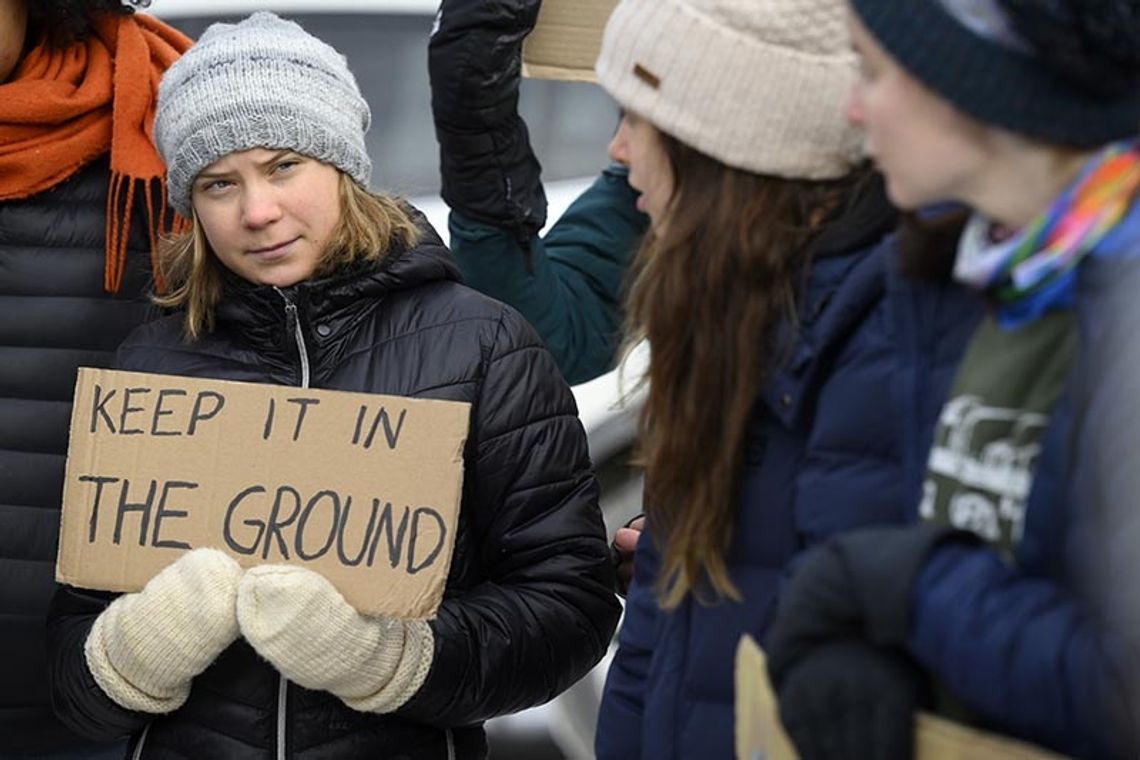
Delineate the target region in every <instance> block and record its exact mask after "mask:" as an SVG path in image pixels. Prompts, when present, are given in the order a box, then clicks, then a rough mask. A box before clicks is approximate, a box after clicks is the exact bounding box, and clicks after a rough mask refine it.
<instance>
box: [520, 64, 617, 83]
mask: <svg viewBox="0 0 1140 760" xmlns="http://www.w3.org/2000/svg"><path fill="white" fill-rule="evenodd" d="M522 74H523V76H524V77H526V78H528V79H550V80H553V81H556V82H589V83H591V84H597V83H598V78H597V76H596V75H595V74H594V70H593V69H572V68H568V67H566V66H548V65H545V64H541V63H528V62H526V61H523V65H522Z"/></svg>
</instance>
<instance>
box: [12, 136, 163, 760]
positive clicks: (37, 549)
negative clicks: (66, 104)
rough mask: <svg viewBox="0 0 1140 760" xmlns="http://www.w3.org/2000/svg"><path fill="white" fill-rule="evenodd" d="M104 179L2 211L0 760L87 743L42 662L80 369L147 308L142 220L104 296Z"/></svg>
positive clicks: (100, 168)
mask: <svg viewBox="0 0 1140 760" xmlns="http://www.w3.org/2000/svg"><path fill="white" fill-rule="evenodd" d="M108 179H109V170H108V168H107V162H106V160H105V159H104V160H100V161H96V162H95V163H93V164H91V165H89V166H87V167H85V168H83V169H81V170H80V171H79V172H78V173H77V174H76V175H75V176H73V177H71V178H70V179H68V180H67V181H65V182H63V183H61V184H60V185H57V186H56V187H54V188H52V189H51V190H48V191H45V192H42V193H40V194H38V195H35V196H33V197H31V198H26V199H20V200H6V201H3V202H0V756H4V755H5V754H6V753H9V752H49V751H63V750H67V749H70V748H72V747H74V745H75V744H76V743H78V742H81V741H82V740H81V739H80V738H79V737H77V736H75V735H74V734H72V733H71V732H70V731H68V730H67V729H65V728H64V727H63V725H61V724H60V722H59V721H58V720H57V719H56V718H55V716H54V715H53V713H52V709H51V703H50V700H49V693H48V676H47V661H46V657H45V653H44V651H45V650H44V617H45V616H46V614H47V609H48V603H49V602H50V601H51V596H52V592H53V591H54V588H55V587H54V581H53V578H54V575H55V549H56V538H57V535H58V530H59V503H60V495H61V492H62V489H63V466H64V458H65V456H66V453H67V429H68V423H69V419H70V415H71V397H72V392H73V390H74V387H75V370H76V367H78V366H80V365H87V366H106V365H107V364H108V363H109V362H110V360H111V358H112V355H113V352H114V350H115V347H116V346H118V345H119V343H120V342H121V341H122V340H123V338H125V337H126V336H127V334H128V333H129V332H130V331H131V330H132V329H134V328H135V327H136V326H138V325H139V324H140V323H141V322H142V321H143V318H144V316H145V315H146V314H147V313H148V309H149V307H148V306H147V303H146V300H145V298H143V292H144V290H145V289H146V287H147V285H148V282H149V276H150V258H149V252H148V244H147V240H148V237H147V234H146V231H145V228H144V227H143V226H142V225H143V221H142V220H144V219H145V218H146V215H145V210H143V209H139V208H136V210H135V213H134V214H133V216H132V219H133V226H132V230H131V237H130V241H131V245H130V246H129V248H128V265H127V273H126V277H125V278H124V282H123V286H122V288H121V290H120V292H119V293H117V294H115V295H110V294H108V293H105V292H104V291H103V266H104V235H105V219H106V208H107V183H108Z"/></svg>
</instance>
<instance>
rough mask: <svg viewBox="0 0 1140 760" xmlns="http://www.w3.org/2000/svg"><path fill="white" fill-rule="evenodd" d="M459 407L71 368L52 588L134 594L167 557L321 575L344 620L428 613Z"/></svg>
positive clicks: (453, 512) (455, 457) (458, 480)
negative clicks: (215, 556)
mask: <svg viewBox="0 0 1140 760" xmlns="http://www.w3.org/2000/svg"><path fill="white" fill-rule="evenodd" d="M469 407H470V405H469V404H465V403H457V402H450V401H428V400H422V399H410V398H402V397H397V396H381V395H376V394H367V393H343V392H337V391H320V390H312V389H307V388H294V387H288V386H280V385H259V384H254V383H237V382H225V381H220V380H201V379H194V378H186V377H174V376H168V375H149V374H142V373H137V372H113V371H110V370H96V369H88V368H82V369H80V370H79V380H78V382H77V384H76V387H75V406H74V408H73V410H72V414H71V441H70V448H69V450H68V457H67V473H66V480H65V483H64V490H63V514H62V517H61V526H60V542H59V555H58V557H57V560H56V579H57V580H59V581H60V582H61V583H66V584H69V585H73V586H81V587H84V588H95V589H105V590H108V591H137V590H139V589H141V588H142V587H143V586H144V585H145V584H146V582H147V581H148V580H149V579H150V578H151V577H153V576H154V575H155V574H156V573H158V572H159V571H160V570H161V569H162V568H164V567H166V566H167V565H169V564H170V563H171V562H173V561H174V560H176V559H177V558H178V557H179V556H181V555H182V553H183V552H185V551H187V550H189V549H193V548H199V547H214V548H217V549H222V550H223V551H226V552H227V553H229V554H230V555H232V556H233V557H234V558H235V559H237V560H238V561H239V562H240V563H241V564H242V565H244V566H252V565H259V564H265V563H274V562H284V563H289V564H295V565H302V566H304V567H308V568H310V569H311V570H314V571H316V572H318V573H320V574H321V575H323V576H325V577H326V578H327V579H328V580H329V581H331V582H332V583H333V585H335V586H336V587H337V589H339V590H340V592H341V593H342V594H344V596H345V598H346V599H347V600H348V601H349V602H350V603H351V604H352V605H353V606H355V607H356V608H357V609H358V610H360V611H361V612H363V613H366V614H373V615H376V614H384V615H390V616H396V617H404V618H423V617H429V616H431V615H433V614H434V613H435V609H436V607H437V606H438V605H439V601H440V599H441V598H442V596H443V587H444V584H445V582H446V580H447V572H448V568H449V566H450V564H451V553H452V548H453V547H454V541H455V526H456V520H457V518H458V514H459V502H460V496H461V491H462V481H463V446H464V441H465V440H466V437H467V424H468V416H469Z"/></svg>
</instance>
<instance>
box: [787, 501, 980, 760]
mask: <svg viewBox="0 0 1140 760" xmlns="http://www.w3.org/2000/svg"><path fill="white" fill-rule="evenodd" d="M950 540H958V541H969V542H975V541H977V540H978V539H977V537H976V536H975V535H974V534H972V533H968V532H964V531H957V530H955V529H953V528H951V527H949V526H945V525H934V524H930V523H922V524H918V525H912V526H906V527H899V526H895V527H885V528H866V529H863V530H859V531H854V532H851V533H847V534H844V535H841V536H839V537H838V538H835V539H832V540H831V541H829V542H828V543H826V544H824V545H823V546H820V547H818V548H816V549H814V550H812V551H811V552H809V553H808V554H806V555H805V556H804V557H803V558H802V560H801V561H800V563H799V567H798V568H797V569H796V571H795V573H794V574H793V575H792V578H791V580H790V581H789V582H788V584H787V587H786V588H785V589H784V590H783V591H782V592H781V594H780V600H779V604H778V606H777V608H776V615H775V618H774V619H773V621H772V626H771V627H770V628H769V629H768V635H767V636H766V637H765V645H766V647H765V648H766V652H767V661H768V674H769V676H770V677H771V680H772V684H773V686H774V687H775V690H776V693H777V695H778V696H779V699H780V714H781V718H782V719H784V720H785V725H786V726H787V728H788V733H789V734H790V735H791V736H792V739H793V741H794V742H795V744H796V748H797V749H798V750H799V751H800V753H801V754H803V755H804V757H813V758H814V757H825V758H839V757H863V755H860V754H853V755H846V754H843V752H844V751H845V749H844V748H847V747H853V746H856V745H860V746H865V743H866V742H871V743H872V744H873V745H874V747H875V751H876V752H880V751H885V749H891V750H892V751H894V750H897V748H898V745H899V742H900V741H902V739H901V738H900V737H903V736H905V737H906V738H907V742H904V744H906V745H907V746H908V747H909V737H910V735H911V734H910V732H911V726H912V721H913V717H912V716H911V717H907V718H905V719H903V718H900V717H899V715H898V713H899V712H900V711H905V709H904V708H906V707H907V706H909V711H910V712H911V713H913V711H914V707H915V705H916V704H917V694H918V690H917V689H918V687H916V686H915V685H914V682H913V681H914V678H915V676H914V675H913V671H914V666H913V665H910V664H909V660H908V659H907V657H906V654H905V652H904V651H903V646H904V645H905V644H906V641H907V637H908V633H909V626H910V593H911V588H912V587H913V585H914V579H915V577H916V576H917V574H918V573H919V571H920V570H921V568H922V565H923V563H924V561H925V560H926V557H927V556H928V555H929V554H930V552H931V550H932V549H933V548H934V547H935V546H936V545H937V544H939V543H941V542H943V541H950ZM847 660H850V662H851V663H854V664H849V665H845V664H843V663H845V662H846V661H847ZM904 666H905V667H904ZM844 667H850V668H851V673H850V674H847V673H845V672H844V671H843V668H844ZM859 669H862V670H865V671H866V672H865V673H862V674H860V673H857V672H856V671H858V670H859ZM904 673H908V675H907V676H906V677H904ZM824 676H827V677H824ZM859 679H868V683H869V684H870V685H873V684H880V685H883V688H887V685H890V686H889V688H890V689H892V690H898V692H899V693H898V694H896V695H894V696H884V694H883V692H880V691H878V688H879V687H878V686H876V687H875V689H873V690H867V689H862V687H861V686H859V684H858V683H857V681H858V680H859ZM908 679H909V680H908ZM892 684H893V685H892ZM868 688H869V687H868ZM861 689H862V690H861ZM876 700H878V703H877V704H876V703H875V701H876ZM785 701H787V702H788V704H787V705H786V706H785ZM785 712H787V713H788V714H787V715H785ZM824 713H826V714H824ZM872 713H873V715H871V714H872ZM869 716H870V717H873V718H874V720H875V721H876V723H875V726H874V730H875V731H878V732H882V733H881V734H874V735H872V736H870V737H867V736H864V735H862V734H860V733H859V732H857V731H856V730H855V728H854V726H855V724H858V723H860V722H861V721H863V722H865V721H867V720H868V719H869ZM788 720H794V721H798V723H799V725H797V726H796V727H795V729H794V730H793V727H792V726H791V725H788V724H787V721H788ZM831 724H834V727H833V728H832V729H831V730H830V731H825V730H824V729H823V726H825V725H831ZM848 734H850V736H849V737H848V738H846V739H844V740H843V741H844V742H846V743H843V742H841V741H840V738H841V737H847V735H848ZM824 741H826V742H830V744H827V745H824V744H821V742H824ZM907 752H908V754H907V755H905V757H909V750H908V751H907ZM891 756H892V755H889V754H884V755H878V754H876V755H869V757H891ZM898 756H899V757H904V755H898Z"/></svg>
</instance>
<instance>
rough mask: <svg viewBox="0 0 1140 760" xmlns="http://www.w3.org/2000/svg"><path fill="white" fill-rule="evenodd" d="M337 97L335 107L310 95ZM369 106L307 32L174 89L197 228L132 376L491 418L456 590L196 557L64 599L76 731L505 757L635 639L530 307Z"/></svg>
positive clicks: (468, 498)
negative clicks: (412, 205) (511, 718)
mask: <svg viewBox="0 0 1140 760" xmlns="http://www.w3.org/2000/svg"><path fill="white" fill-rule="evenodd" d="M314 106H315V107H314ZM369 118H370V116H369V111H368V106H367V104H365V103H364V101H363V99H362V98H361V97H360V94H359V90H358V88H357V86H356V82H355V80H354V78H353V77H352V74H351V72H349V70H348V69H347V67H346V65H345V62H344V59H343V57H342V56H340V55H339V54H338V53H337V52H336V51H335V50H333V49H332V48H330V47H328V46H327V45H325V44H324V43H322V42H320V41H319V40H316V39H315V38H313V37H311V36H310V35H308V34H307V33H305V32H304V30H302V29H301V28H300V27H299V26H297V25H296V24H294V23H292V22H288V21H283V20H281V19H279V18H277V17H276V16H273V15H272V14H269V13H258V14H255V15H254V16H252V17H250V18H249V19H246V20H245V21H243V22H241V23H240V24H236V25H231V24H217V25H215V26H213V27H211V28H210V29H209V30H207V32H206V33H205V34H204V35H203V36H202V38H201V39H200V40H199V42H198V43H197V45H196V46H195V47H194V48H192V49H191V51H190V52H189V53H188V54H187V55H186V56H185V57H184V58H183V59H182V60H181V61H180V62H179V63H178V64H177V65H176V66H175V67H173V68H172V69H171V70H170V72H169V73H168V74H167V75H166V76H165V77H164V79H163V82H162V85H161V88H160V97H159V108H158V112H157V116H156V124H155V137H156V142H157V144H158V145H159V149H160V151H161V152H162V154H163V157H164V159H165V160H166V162H167V167H168V171H167V182H168V190H169V198H170V202H171V204H172V205H173V206H174V207H175V208H176V209H178V210H179V211H181V212H182V213H184V214H186V215H187V216H189V217H190V218H192V220H193V230H192V231H191V232H190V233H189V234H187V235H184V236H183V237H181V238H179V239H177V240H175V241H174V242H172V243H171V244H170V245H169V247H168V248H167V250H166V251H165V252H164V255H163V259H162V260H163V268H162V274H163V275H164V281H165V282H166V284H167V285H168V288H169V289H168V290H167V291H166V293H165V295H163V296H162V297H161V298H160V299H159V302H160V303H162V304H164V305H166V306H169V307H178V308H179V312H178V313H177V314H175V315H173V316H171V317H168V318H166V319H163V320H159V321H156V322H154V323H152V324H150V325H148V326H146V327H144V328H142V329H140V330H138V331H136V332H135V333H134V334H133V335H132V336H131V337H130V338H129V339H128V340H127V341H126V342H125V343H124V345H123V346H122V347H121V348H120V351H119V354H118V362H117V365H118V366H119V367H120V368H122V369H128V370H137V371H146V372H158V373H164V374H177V375H189V376H199V377H210V378H217V379H230V380H242V381H254V382H265V383H276V384H282V385H297V386H301V387H314V388H327V389H335V390H351V391H364V392H374V393H385V394H396V395H403V396H409V397H420V398H433V399H447V400H456V401H465V402H469V403H470V404H471V405H472V407H471V423H470V430H469V436H468V440H467V445H466V449H465V452H464V465H465V475H464V486H463V499H462V504H461V508H460V517H459V525H458V530H457V537H456V546H455V550H454V555H453V558H452V563H451V568H450V575H449V577H448V581H447V587H446V590H445V594H444V600H443V602H442V604H441V606H440V608H439V610H438V613H437V615H436V617H435V618H434V619H432V620H430V621H424V620H396V619H388V618H383V617H366V616H362V615H360V614H358V613H357V612H355V611H354V610H353V609H352V608H351V607H349V606H348V604H347V602H345V600H344V599H343V597H341V596H340V594H339V593H338V592H337V591H336V590H335V589H334V588H333V587H332V586H331V585H330V584H329V583H328V582H327V581H325V580H324V579H323V578H322V577H320V576H319V575H317V574H316V573H314V572H312V571H310V570H307V569H306V568H303V567H297V566H283V565H266V566H262V567H258V568H254V569H251V570H247V571H244V572H243V571H242V570H241V569H240V568H239V567H238V566H237V564H236V563H235V562H234V561H233V560H232V559H231V558H229V557H228V556H226V555H224V554H222V553H221V552H219V551H217V550H214V549H205V548H200V549H196V550H193V551H190V552H187V553H186V554H184V555H183V556H182V557H180V558H179V559H178V560H177V561H175V562H174V563H173V564H171V565H170V566H168V567H167V568H166V569H165V570H164V571H162V572H161V573H159V575H157V576H155V577H154V578H153V579H152V580H151V581H150V582H149V583H148V584H147V586H146V587H145V588H144V589H143V590H142V591H141V592H137V593H133V594H126V595H123V596H120V597H118V598H117V599H114V600H113V601H112V600H111V597H110V595H105V594H99V593H95V592H86V591H82V590H79V589H71V588H64V589H62V590H61V591H60V592H59V594H57V597H56V600H55V602H54V605H53V609H52V612H51V615H50V618H49V641H50V644H49V645H50V654H51V658H52V686H53V694H54V698H55V701H56V707H57V710H58V711H59V713H60V715H61V717H62V718H63V719H64V720H65V721H66V722H67V723H68V724H69V725H71V726H72V727H73V728H74V729H76V730H77V731H80V732H81V733H84V734H86V735H89V736H92V737H108V738H109V737H112V736H119V735H124V734H133V735H135V736H136V737H137V738H136V740H135V745H134V756H136V757H143V758H165V757H186V756H193V757H249V758H260V757H265V758H270V757H297V758H308V757H353V758H355V757H395V756H399V757H409V758H412V757H414V758H434V757H439V758H453V757H461V758H481V757H485V756H486V753H487V747H486V741H485V738H484V734H483V731H482V728H481V722H482V721H483V720H484V719H486V718H489V717H492V716H495V715H500V714H504V713H508V712H511V711H514V710H518V709H522V708H525V707H528V706H532V705H535V704H539V703H541V702H544V701H546V700H549V699H550V698H552V697H554V696H555V695H557V694H558V693H559V692H560V691H561V690H563V689H565V688H566V687H568V686H569V685H570V684H572V683H573V682H574V681H575V680H577V679H578V678H580V677H581V676H582V675H584V674H585V673H586V672H587V670H589V669H590V668H591V667H592V666H593V665H594V664H595V663H596V662H597V661H598V660H599V659H600V658H601V656H602V654H603V653H604V652H605V649H606V646H607V644H608V643H609V640H610V637H611V636H612V634H613V630H614V627H615V625H616V623H617V618H618V614H619V606H618V604H617V601H616V598H615V597H614V594H613V591H612V589H613V583H614V575H613V573H614V571H613V566H612V564H611V562H610V557H609V552H608V549H607V545H606V538H605V533H604V527H603V524H602V520H601V514H600V511H599V509H598V506H597V485H596V482H595V480H594V478H593V475H592V472H591V469H590V462H589V458H588V454H587V449H586V438H585V434H584V432H583V430H582V427H581V424H580V422H579V421H578V419H577V415H576V409H575V406H574V401H573V397H572V396H571V394H570V391H569V388H568V387H567V386H566V384H565V382H564V381H563V380H562V378H561V375H560V374H559V371H558V368H557V366H556V364H555V362H554V360H553V358H552V357H551V356H550V354H549V353H548V352H547V351H546V349H545V348H543V347H542V345H541V342H540V341H539V339H538V338H537V336H536V335H535V334H534V332H533V330H532V329H531V328H530V327H529V326H528V325H527V324H526V322H525V321H524V320H523V319H522V318H521V317H520V316H519V315H518V314H517V313H515V312H514V311H512V310H511V309H509V308H508V307H505V306H503V305H502V304H499V303H497V302H495V301H491V300H489V299H487V298H485V297H483V296H481V295H479V294H477V293H475V292H474V291H471V290H469V289H467V288H464V287H463V286H461V285H460V284H458V282H457V281H456V280H457V277H458V276H457V273H456V270H455V267H454V265H453V264H452V262H451V260H450V257H449V255H448V253H447V251H446V249H445V248H444V247H443V245H442V243H441V242H440V240H439V238H438V237H437V236H436V235H435V233H434V231H432V230H431V229H430V228H429V227H428V226H427V224H426V222H424V221H423V219H422V217H421V216H420V215H418V213H416V212H414V211H413V210H411V209H409V208H408V207H407V206H406V205H404V204H402V203H399V202H397V201H394V200H392V199H390V198H387V197H384V196H380V195H376V194H373V193H371V192H369V191H368V190H366V189H365V187H366V185H367V182H368V180H369V174H370V170H371V164H370V163H369V161H368V156H367V153H366V152H365V150H364V143H363V135H364V132H365V130H366V129H367V126H368V123H369Z"/></svg>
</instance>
